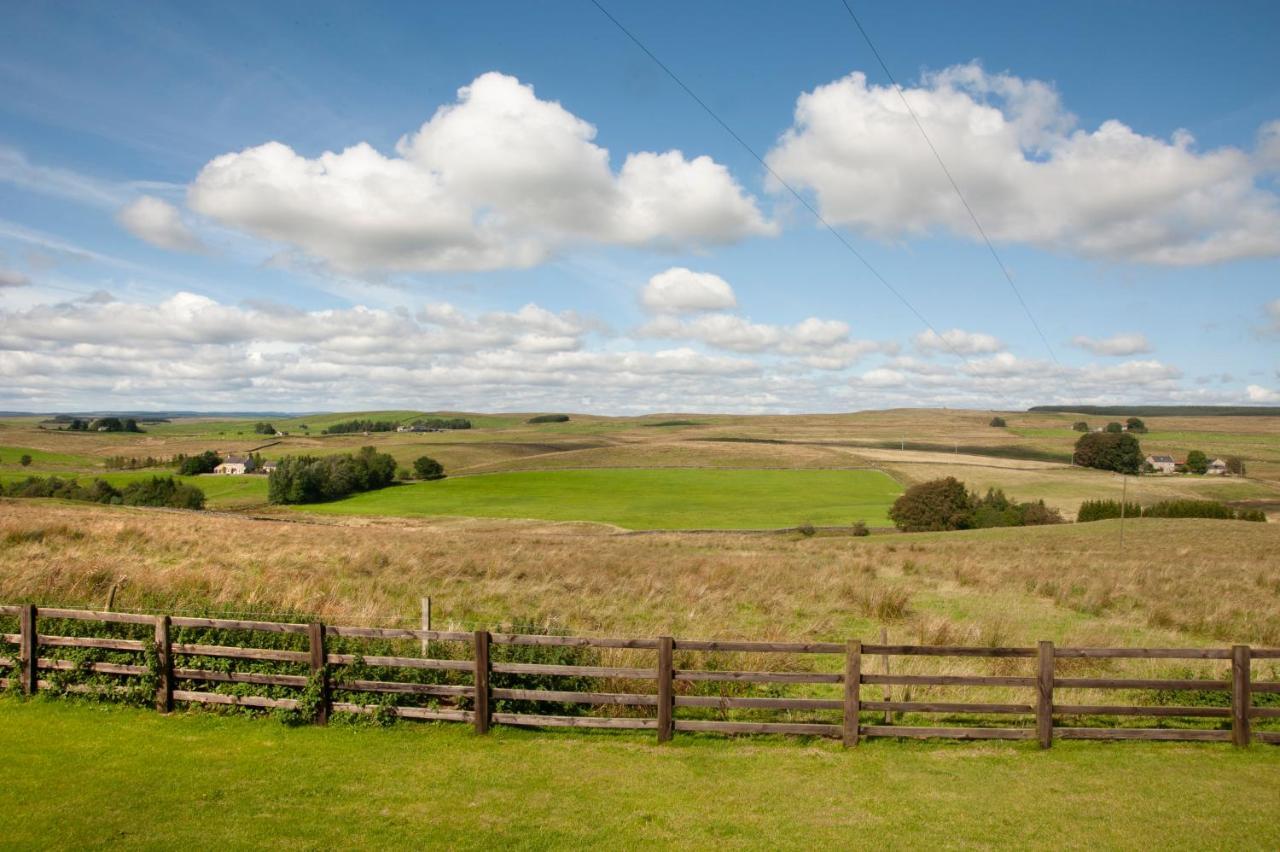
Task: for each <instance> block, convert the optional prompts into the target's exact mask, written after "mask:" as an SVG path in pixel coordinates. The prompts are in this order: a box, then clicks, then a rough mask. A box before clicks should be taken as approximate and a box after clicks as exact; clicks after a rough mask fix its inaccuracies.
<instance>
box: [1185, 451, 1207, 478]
mask: <svg viewBox="0 0 1280 852" xmlns="http://www.w3.org/2000/svg"><path fill="white" fill-rule="evenodd" d="M1187 470H1189V471H1191V472H1192V473H1205V472H1207V471H1208V470H1209V457H1208V456H1206V455H1205V454H1204V452H1203V451H1201V450H1192V451H1191V452H1189V453H1187Z"/></svg>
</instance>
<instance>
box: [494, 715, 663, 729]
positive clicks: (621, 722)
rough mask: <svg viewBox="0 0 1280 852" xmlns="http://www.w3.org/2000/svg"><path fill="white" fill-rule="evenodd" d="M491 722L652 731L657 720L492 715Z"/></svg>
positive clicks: (550, 726)
mask: <svg viewBox="0 0 1280 852" xmlns="http://www.w3.org/2000/svg"><path fill="white" fill-rule="evenodd" d="M493 721H494V723H495V724H499V725H524V726H529V727H536V728H620V729H623V730H650V731H651V730H654V729H655V728H657V727H658V720H657V719H630V718H612V717H602V716H535V715H532V714H529V713H494V714H493Z"/></svg>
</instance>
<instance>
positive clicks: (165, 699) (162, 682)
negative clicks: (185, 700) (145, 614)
mask: <svg viewBox="0 0 1280 852" xmlns="http://www.w3.org/2000/svg"><path fill="white" fill-rule="evenodd" d="M169 625H170V622H169V616H167V615H157V616H156V662H157V667H158V668H159V671H158V672H156V674H157V675H158V676H159V682H158V683H156V709H157V710H159V711H160V712H161V713H169V712H171V711H172V710H173V643H172V641H171V640H170V638H169Z"/></svg>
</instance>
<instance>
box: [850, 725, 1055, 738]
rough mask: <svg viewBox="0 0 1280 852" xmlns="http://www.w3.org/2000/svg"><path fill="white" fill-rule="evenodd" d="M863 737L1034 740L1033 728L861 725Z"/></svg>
mask: <svg viewBox="0 0 1280 852" xmlns="http://www.w3.org/2000/svg"><path fill="white" fill-rule="evenodd" d="M862 735H863V736H864V737H904V738H908V739H948V740H1034V739H1035V738H1036V732H1035V729H1034V728H949V727H939V728H924V727H909V726H907V725H863V726H862Z"/></svg>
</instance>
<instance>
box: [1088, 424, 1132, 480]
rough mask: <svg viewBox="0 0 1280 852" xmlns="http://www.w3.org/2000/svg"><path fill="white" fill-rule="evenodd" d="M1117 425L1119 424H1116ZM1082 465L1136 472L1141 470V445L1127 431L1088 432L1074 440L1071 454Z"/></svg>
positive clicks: (1117, 471) (1119, 471) (1118, 471)
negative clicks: (1074, 445) (1074, 448)
mask: <svg viewBox="0 0 1280 852" xmlns="http://www.w3.org/2000/svg"><path fill="white" fill-rule="evenodd" d="M1116 425H1119V424H1116ZM1073 458H1074V460H1075V463H1076V464H1078V465H1081V466H1082V467H1093V468H1097V469H1098V470H1114V471H1115V472H1116V473H1129V474H1137V473H1140V472H1141V471H1142V464H1143V457H1142V447H1141V446H1140V445H1139V444H1138V439H1137V438H1135V437H1133V435H1130V434H1129V433H1128V432H1089V433H1087V434H1084V435H1081V436H1080V438H1079V440H1077V441H1076V450H1075V454H1074V456H1073Z"/></svg>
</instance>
